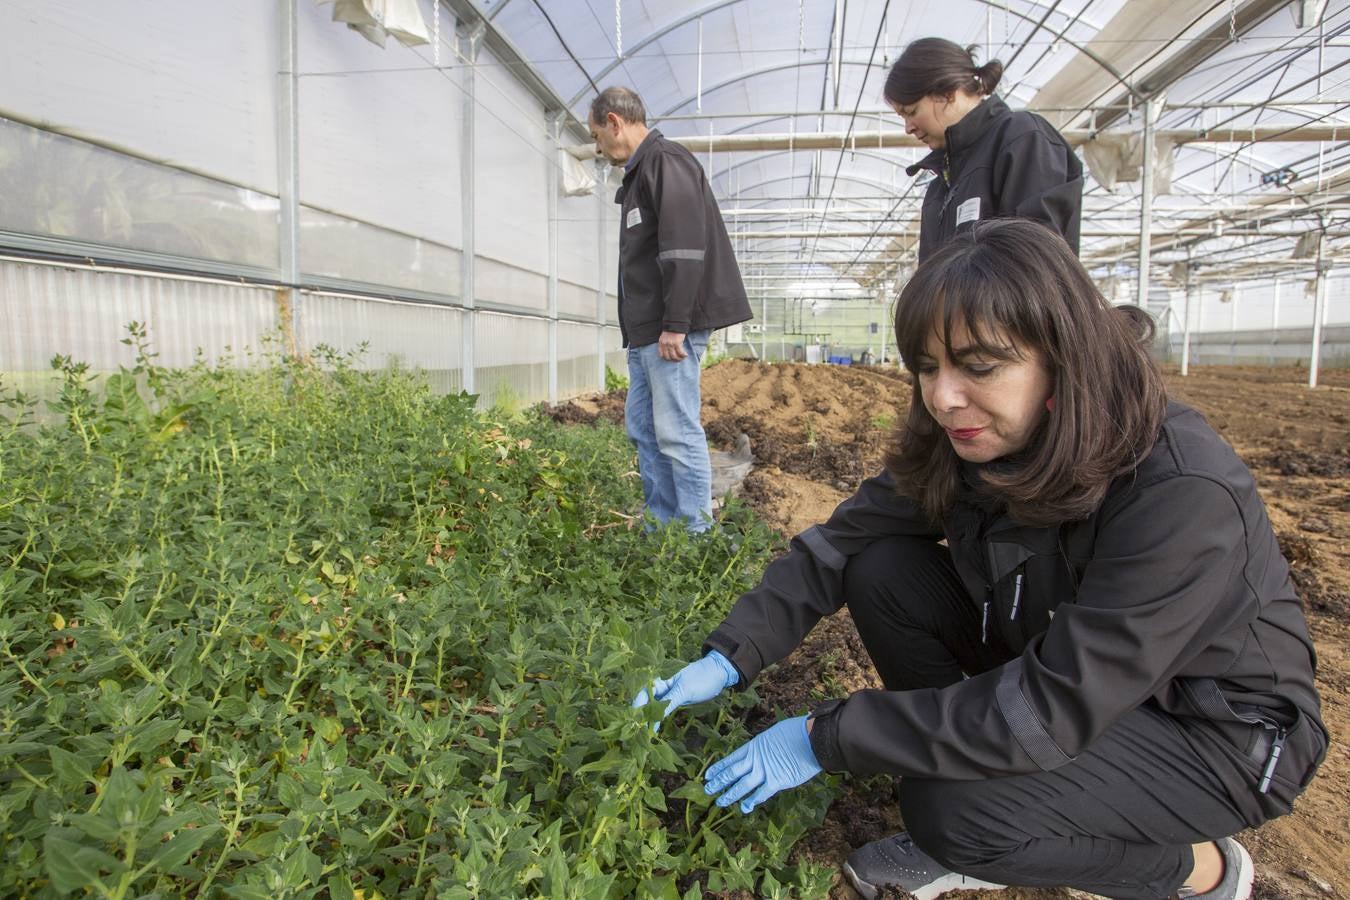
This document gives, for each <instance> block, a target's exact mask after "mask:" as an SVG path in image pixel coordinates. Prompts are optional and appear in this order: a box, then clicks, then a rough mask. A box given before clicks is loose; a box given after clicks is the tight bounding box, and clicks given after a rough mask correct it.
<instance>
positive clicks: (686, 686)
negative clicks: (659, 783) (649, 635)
mask: <svg viewBox="0 0 1350 900" xmlns="http://www.w3.org/2000/svg"><path fill="white" fill-rule="evenodd" d="M740 678H741V676H740V673H738V672H737V671H736V667H735V666H733V665H732V664H731V661H730V660H729V659H727V658H726V657H725V656H723V655H722V654H720V653H718V652H717V651H716V650H710V651H709V652H708V655H707V656H705V657H703V658H702V659H700V660H698V661H697V662H692V663H690V664H689V665H687V666H685V667H684V668H683V669H681V670H680V671H678V672H676V673H675V677H674V678H669V679H666V678H658V679H656V682H655V683H654V684H653V685H652V690H651V693H650V694H648V692H647V689H646V688H643V689H642V690H641V691H638V695H637V696H636V697H634V698H633V706H634V707H639V706H646V705H647V704H648V703H649V702H651V701H652V700H664V701H665V703H666V711H665V712H663V713H662V714H661V718H663V719H664V718H665V717H666V716H668V715H670V714H671V713H673V712H674V711H675V710H677V709H679V708H680V707H681V706H688V705H689V704H690V703H702V702H703V701H705V700H711V699H712V698H714V697H716V696H717V695H718V694H720V693H722V691H724V690H726V689H727V688H729V687H731V686H732V685H734V684H735V683H736V682H737V681H740ZM656 727H657V728H658V729H659V728H660V727H661V725H660V723H659V722H658V723H657V725H656Z"/></svg>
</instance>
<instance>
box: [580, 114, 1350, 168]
mask: <svg viewBox="0 0 1350 900" xmlns="http://www.w3.org/2000/svg"><path fill="white" fill-rule="evenodd" d="M827 114H828V113H827ZM816 115H820V114H819V113H816ZM1154 118H1155V121H1156V111H1155V114H1154ZM1060 134H1062V135H1063V136H1064V140H1065V141H1066V142H1067V143H1068V144H1069V146H1071V147H1078V146H1081V145H1082V144H1086V143H1087V142H1088V141H1090V140H1092V139H1093V137H1095V136H1096V134H1097V132H1095V131H1092V130H1091V129H1087V128H1075V129H1069V130H1066V131H1062V132H1060ZM1154 135H1155V137H1156V138H1158V139H1165V140H1168V141H1171V142H1172V143H1173V144H1177V145H1180V144H1247V143H1252V142H1255V143H1261V142H1262V141H1287V142H1299V143H1304V142H1308V141H1339V140H1341V139H1342V138H1348V137H1350V126H1345V125H1297V126H1282V125H1260V126H1257V127H1255V128H1212V129H1208V130H1206V129H1203V128H1169V129H1163V130H1155V131H1154ZM667 138H668V139H669V140H672V141H674V142H675V143H677V144H682V145H683V146H685V147H686V148H688V149H689V150H691V151H695V150H696V151H700V152H701V151H707V150H712V151H717V152H726V153H736V152H742V151H748V150H788V149H796V150H841V151H843V150H848V149H850V146H851V141H853V140H854V139H856V138H857V134H856V133H854V132H848V131H818V132H815V133H805V134H803V133H800V132H799V133H797V134H744V133H741V134H723V135H718V136H716V137H713V138H708V137H706V136H703V135H683V136H678V137H677V136H674V135H667ZM865 140H866V142H867V147H868V148H878V147H880V148H887V147H921V146H923V144H922V143H920V141H919V140H918V139H917V138H913V137H910V136H909V135H908V134H905V133H904V132H902V131H899V130H896V131H887V132H883V133H881V134H878V135H871V134H869V135H867V137H866V138H865ZM567 152H568V153H571V154H572V155H573V156H575V157H576V158H577V159H591V158H593V157H594V156H595V145H594V144H593V143H586V144H578V145H576V146H573V147H569V148H567Z"/></svg>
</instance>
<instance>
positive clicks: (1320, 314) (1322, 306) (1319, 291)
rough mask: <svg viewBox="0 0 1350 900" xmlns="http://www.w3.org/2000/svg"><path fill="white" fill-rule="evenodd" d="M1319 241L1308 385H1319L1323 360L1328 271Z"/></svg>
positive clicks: (1312, 386) (1322, 241)
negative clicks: (1323, 330) (1318, 376)
mask: <svg viewBox="0 0 1350 900" xmlns="http://www.w3.org/2000/svg"><path fill="white" fill-rule="evenodd" d="M1323 243H1325V238H1324V239H1323V240H1319V241H1318V242H1317V288H1316V294H1315V295H1314V296H1315V299H1314V301H1313V333H1312V357H1311V359H1309V360H1308V387H1310V388H1315V387H1317V368H1318V366H1319V365H1320V363H1321V361H1322V319H1323V318H1325V315H1326V308H1327V272H1326V267H1325V265H1324V260H1323V259H1322V244H1323Z"/></svg>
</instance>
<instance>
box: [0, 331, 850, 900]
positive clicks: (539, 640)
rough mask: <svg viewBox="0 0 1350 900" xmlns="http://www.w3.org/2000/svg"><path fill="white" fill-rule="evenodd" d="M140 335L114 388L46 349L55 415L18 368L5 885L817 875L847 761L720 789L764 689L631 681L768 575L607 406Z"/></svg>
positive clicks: (737, 529) (4, 564) (752, 550)
mask: <svg viewBox="0 0 1350 900" xmlns="http://www.w3.org/2000/svg"><path fill="white" fill-rule="evenodd" d="M131 342H132V343H133V344H135V345H136V346H137V347H138V349H139V357H138V363H137V365H136V366H135V367H134V368H133V369H128V370H125V371H123V372H121V373H118V374H116V375H113V376H110V377H109V378H107V379H106V380H105V382H104V383H103V384H102V385H99V387H101V388H102V389H103V390H101V391H97V392H96V391H94V390H92V387H93V385H92V384H91V379H90V378H89V376H88V373H87V372H86V371H85V370H84V368H83V367H82V366H80V365H78V364H75V363H73V362H72V361H70V360H67V359H58V360H57V361H56V366H57V368H59V369H60V370H61V372H62V374H63V376H64V388H63V391H62V393H61V397H60V400H59V401H58V402H57V403H56V404H55V412H56V413H58V414H59V416H60V424H59V425H55V426H44V427H41V428H39V427H36V426H34V425H31V424H30V425H23V424H21V423H22V422H23V421H24V420H25V419H28V418H31V415H32V412H33V410H32V406H31V404H29V403H27V402H26V401H25V400H24V399H23V398H22V397H19V396H17V395H15V394H14V393H12V392H6V391H3V390H0V398H3V403H4V407H3V408H4V409H6V410H8V412H7V414H5V415H4V416H2V417H0V665H3V669H0V672H2V673H3V674H0V894H3V895H6V896H15V895H18V896H55V895H63V894H68V893H75V892H79V893H86V892H87V893H93V894H95V895H98V896H108V897H130V896H163V897H170V896H185V895H187V896H231V897H242V898H252V897H258V898H262V897H269V898H270V897H275V896H281V895H285V896H296V897H310V896H326V897H333V898H355V897H363V898H367V900H370V898H374V897H376V896H385V897H394V896H444V897H493V898H500V897H523V896H547V897H596V898H604V897H630V896H651V897H662V898H664V897H698V896H703V895H704V894H705V892H728V893H729V892H734V891H752V892H754V893H755V894H756V895H757V896H819V895H822V894H823V893H824V892H825V891H826V890H827V888H828V885H829V882H830V873H829V871H828V870H826V869H824V868H822V867H818V866H813V865H810V864H806V863H802V864H795V865H794V864H789V862H788V859H789V850H790V848H791V847H792V845H793V844H794V843H795V842H796V841H797V840H798V838H799V837H801V836H802V835H803V834H804V833H805V832H806V831H807V830H809V829H810V828H812V827H813V826H815V825H816V824H818V823H819V822H820V820H821V818H822V816H823V814H824V810H825V808H826V806H827V805H828V802H829V800H830V797H831V796H832V790H833V788H832V784H831V782H830V781H829V780H823V781H821V780H818V781H817V782H815V783H813V784H811V785H808V786H807V787H804V788H802V789H800V790H797V791H793V792H791V794H788V795H784V796H783V797H780V798H777V799H775V800H774V801H773V802H771V803H770V804H768V805H767V807H765V808H764V809H763V810H762V811H757V812H756V813H754V814H752V815H751V816H749V817H744V816H742V815H741V814H740V813H739V812H735V811H732V812H729V813H728V812H724V811H722V810H718V809H717V808H716V807H713V806H710V805H709V803H708V801H707V799H706V798H705V797H704V795H703V792H702V788H701V783H700V781H699V779H698V776H699V773H700V772H701V770H702V769H703V767H704V766H705V765H706V764H708V763H709V762H711V761H713V760H715V759H717V758H719V757H720V756H721V755H723V754H725V753H726V752H728V751H730V750H731V749H732V748H734V747H735V746H737V745H739V744H740V743H741V742H742V741H743V740H745V738H746V737H747V735H746V732H745V728H744V717H745V714H746V712H747V711H748V710H749V709H751V708H752V707H753V705H754V703H755V696H754V694H753V692H752V691H750V692H744V693H742V694H738V695H736V696H735V697H733V698H730V699H728V700H726V701H724V702H722V703H721V704H720V705H719V706H716V707H711V706H710V707H709V708H706V709H700V710H696V714H694V715H684V714H681V715H677V716H676V717H675V718H674V719H673V720H671V721H670V722H668V723H667V724H666V725H665V726H664V727H663V728H662V729H661V731H660V733H659V734H657V735H654V734H653V733H652V732H651V730H650V728H649V727H648V726H649V723H650V722H651V720H652V719H653V718H654V716H655V715H656V710H655V709H651V710H641V711H633V710H631V709H629V707H628V701H629V699H630V698H631V697H632V696H633V694H634V693H635V692H636V691H637V689H638V688H639V687H640V686H641V685H642V683H643V682H644V681H647V680H650V678H651V677H652V676H654V675H656V674H668V673H669V672H671V671H673V670H674V669H675V667H676V666H677V665H678V664H679V663H681V662H683V661H686V660H688V659H690V658H693V657H694V656H695V655H696V654H697V653H698V652H699V642H700V641H701V639H702V637H703V636H704V634H706V632H707V631H708V630H709V628H710V627H711V626H712V625H713V624H715V622H716V621H718V620H719V619H720V618H721V616H722V614H723V613H724V612H725V610H726V607H727V606H728V604H729V603H730V602H731V601H732V600H733V599H734V598H735V597H736V596H737V594H738V593H739V592H740V591H742V590H744V589H745V588H746V587H748V586H749V583H750V581H751V580H752V579H753V578H755V577H757V575H758V573H759V572H760V570H761V569H762V567H763V565H764V563H765V561H766V560H767V558H768V554H769V552H770V550H771V546H772V544H773V542H774V540H775V539H774V537H773V535H772V534H771V533H770V532H769V531H768V530H767V529H766V528H764V527H763V526H762V525H760V524H758V523H757V522H756V521H754V519H753V517H752V516H750V515H749V514H748V513H747V512H746V511H745V510H744V509H743V508H736V507H734V506H733V507H732V508H731V509H730V510H729V511H728V513H727V515H726V518H724V520H723V523H722V526H721V528H719V529H717V530H716V531H715V532H714V533H712V534H710V535H708V536H705V537H702V538H698V539H691V538H689V537H688V536H687V535H685V534H684V532H683V531H682V530H681V529H674V530H670V531H664V532H656V533H652V534H647V533H644V532H643V530H642V529H641V528H632V527H630V525H631V521H632V520H631V518H630V516H629V515H628V513H630V512H631V511H632V510H633V509H634V508H635V507H636V506H637V505H638V487H637V485H636V480H635V478H633V477H631V474H630V473H631V470H632V468H633V462H632V457H631V451H630V448H629V446H628V444H627V442H626V441H625V439H624V438H623V435H622V433H621V431H619V430H618V429H617V428H613V427H610V426H602V427H598V428H594V429H591V428H585V429H569V428H562V427H559V426H557V425H555V424H554V423H552V422H549V421H547V420H545V419H544V418H543V417H541V416H529V417H524V418H515V419H502V418H501V417H494V416H492V415H484V414H480V413H477V412H475V411H474V409H473V402H472V399H471V398H468V397H464V396H450V397H444V396H436V395H434V394H433V393H432V392H431V391H430V390H429V389H428V388H427V387H426V386H425V385H424V384H422V383H421V382H420V381H419V380H418V379H417V378H416V377H415V376H413V375H409V374H401V373H396V372H395V373H382V374H370V373H363V372H360V371H357V370H356V369H355V368H353V367H352V366H351V365H350V360H349V359H346V358H340V357H338V356H337V355H336V354H332V353H327V354H323V363H324V364H323V365H302V364H297V363H293V362H289V361H284V360H281V359H274V360H271V361H270V362H269V364H267V365H265V366H261V367H256V368H253V369H231V368H226V367H220V368H211V367H207V366H204V365H201V366H197V367H194V368H191V369H188V370H181V371H169V370H166V369H163V368H161V367H158V366H157V365H155V364H154V361H153V357H152V354H150V353H149V351H148V349H147V347H146V344H145V337H144V331H143V330H142V329H139V328H133V337H132V341H131ZM96 395H97V396H96ZM791 712H799V710H793V711H791Z"/></svg>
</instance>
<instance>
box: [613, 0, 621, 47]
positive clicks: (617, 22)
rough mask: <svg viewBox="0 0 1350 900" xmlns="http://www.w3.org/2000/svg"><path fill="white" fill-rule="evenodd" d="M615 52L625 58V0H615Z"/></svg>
mask: <svg viewBox="0 0 1350 900" xmlns="http://www.w3.org/2000/svg"><path fill="white" fill-rule="evenodd" d="M614 52H615V53H616V54H617V55H618V57H619V59H623V0H614Z"/></svg>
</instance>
